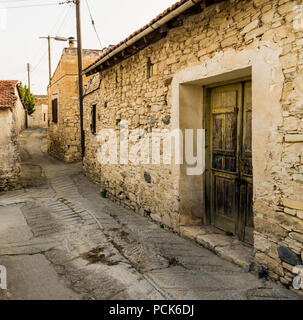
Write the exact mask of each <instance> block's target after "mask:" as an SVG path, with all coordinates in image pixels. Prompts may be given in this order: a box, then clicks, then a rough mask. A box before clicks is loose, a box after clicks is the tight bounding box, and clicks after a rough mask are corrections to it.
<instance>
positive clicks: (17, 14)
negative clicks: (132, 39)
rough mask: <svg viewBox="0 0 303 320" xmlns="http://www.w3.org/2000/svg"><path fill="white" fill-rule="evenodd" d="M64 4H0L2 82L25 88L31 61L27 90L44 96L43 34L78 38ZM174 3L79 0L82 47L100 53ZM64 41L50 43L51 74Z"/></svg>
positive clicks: (50, 0) (23, 0) (11, 0)
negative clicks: (12, 81) (24, 84)
mask: <svg viewBox="0 0 303 320" xmlns="http://www.w3.org/2000/svg"><path fill="white" fill-rule="evenodd" d="M60 2H66V0H7V1H5V0H0V79H1V80H19V81H22V82H23V83H26V84H27V63H30V68H31V72H30V76H31V91H32V92H33V93H34V94H46V89H47V85H48V79H49V72H48V50H47V40H45V39H39V37H45V36H48V35H50V36H61V37H66V38H68V37H70V36H73V37H75V38H76V23H75V15H76V13H75V5H73V4H59V3H60ZM175 2H177V0H153V1H150V0H81V21H82V42H83V44H82V46H83V48H84V49H101V46H100V43H99V41H98V38H97V35H96V33H95V31H94V29H93V27H92V23H91V18H90V14H89V10H88V8H90V11H91V14H92V17H93V19H94V21H95V26H96V29H97V33H98V35H99V38H100V39H101V45H102V47H107V46H109V45H110V44H116V43H118V42H120V41H121V40H123V39H125V38H126V37H128V36H129V35H130V34H131V33H133V32H134V31H136V30H137V29H139V28H141V27H142V26H143V25H145V24H146V23H148V22H149V21H150V20H152V19H153V18H155V17H156V16H157V15H158V14H159V13H161V12H162V11H164V10H165V9H166V8H168V7H169V6H171V5H172V4H174V3H175ZM67 46H68V44H67V42H59V41H54V40H52V43H51V56H52V72H54V70H55V69H56V66H57V64H58V61H59V59H60V56H61V53H62V50H63V48H64V47H67Z"/></svg>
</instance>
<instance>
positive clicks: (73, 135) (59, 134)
mask: <svg viewBox="0 0 303 320" xmlns="http://www.w3.org/2000/svg"><path fill="white" fill-rule="evenodd" d="M82 52H83V53H82V54H83V56H82V57H83V59H82V60H83V61H82V63H83V65H84V66H87V65H89V64H90V63H92V62H93V61H95V60H96V59H97V58H98V57H99V56H100V55H101V53H102V51H100V50H83V51H82ZM83 80H84V84H85V83H86V81H87V80H86V78H85V77H84V79H83ZM78 92H79V91H78V60H77V49H76V48H74V44H73V41H70V47H69V48H65V49H64V50H63V53H62V56H61V59H60V61H59V63H58V66H57V68H56V71H55V73H54V75H53V77H52V79H51V84H50V85H49V86H48V105H49V109H48V121H49V126H48V153H49V154H50V155H51V156H53V157H55V158H57V159H59V160H63V161H65V162H76V161H80V160H81V159H82V155H81V135H80V109H79V93H78Z"/></svg>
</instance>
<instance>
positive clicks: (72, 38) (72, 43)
mask: <svg viewBox="0 0 303 320" xmlns="http://www.w3.org/2000/svg"><path fill="white" fill-rule="evenodd" d="M68 44H69V47H70V48H75V38H74V37H69V38H68Z"/></svg>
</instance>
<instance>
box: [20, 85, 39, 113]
mask: <svg viewBox="0 0 303 320" xmlns="http://www.w3.org/2000/svg"><path fill="white" fill-rule="evenodd" d="M19 89H20V94H21V98H22V100H23V103H24V105H25V108H26V110H27V113H28V114H29V115H31V114H33V113H34V112H35V111H36V109H35V103H36V101H35V96H34V95H33V94H32V93H31V91H30V89H29V88H28V87H27V86H26V85H23V84H22V82H21V83H20V85H19Z"/></svg>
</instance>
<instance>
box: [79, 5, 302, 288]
mask: <svg viewBox="0 0 303 320" xmlns="http://www.w3.org/2000/svg"><path fill="white" fill-rule="evenodd" d="M296 5H303V1H286V0H270V1H268V0H254V1H244V0H243V1H227V2H222V3H221V4H220V5H216V6H210V7H208V8H207V9H206V11H204V12H203V13H199V14H196V15H192V16H187V17H180V26H178V27H176V28H174V29H171V30H170V31H169V33H168V35H167V37H166V38H164V39H162V40H160V41H158V42H157V43H155V44H153V45H150V46H149V47H147V48H146V49H144V50H142V51H140V52H139V53H137V54H135V55H134V56H132V57H130V58H128V59H127V60H126V61H122V62H121V63H119V64H117V65H116V66H114V67H112V68H110V69H108V70H106V71H104V72H102V75H101V77H102V83H101V88H100V90H98V91H96V92H94V93H92V94H90V95H88V96H87V97H86V98H85V128H86V156H85V159H84V170H85V172H86V174H87V175H88V176H89V177H90V178H91V179H92V180H93V181H95V182H97V183H100V184H101V189H106V191H107V195H108V197H109V198H111V199H113V200H115V201H117V202H119V203H121V204H122V205H124V206H127V207H129V208H131V209H134V210H136V211H137V212H139V213H141V214H150V215H151V217H152V218H154V219H156V220H158V221H161V222H162V223H164V224H166V225H168V226H169V227H172V228H174V229H175V230H176V231H178V227H179V225H180V223H179V210H180V207H179V205H180V204H179V203H180V194H179V189H178V180H179V175H178V173H177V174H176V175H174V174H172V172H173V171H172V167H171V166H168V165H166V166H165V165H160V166H159V165H146V166H145V165H139V166H134V165H102V166H101V165H100V164H99V162H98V159H97V150H98V148H99V145H98V141H97V138H96V136H95V135H93V134H92V133H90V123H91V114H90V112H91V106H92V104H95V103H96V104H97V132H98V131H99V130H101V129H106V128H115V129H116V130H119V128H120V126H119V125H120V121H121V120H122V119H123V120H128V121H129V129H130V130H132V129H135V128H141V129H146V130H147V131H151V129H152V128H160V129H166V128H167V129H171V128H172V125H171V121H172V120H173V119H171V117H172V112H171V111H172V107H173V105H172V101H173V99H172V98H173V97H172V85H171V82H172V79H173V78H174V75H175V74H176V73H177V72H179V71H181V70H183V69H186V68H189V67H191V66H199V65H201V73H203V71H202V69H203V68H205V66H207V64H208V61H210V60H211V59H213V58H214V57H220V56H222V55H224V54H229V56H230V57H229V60H230V61H232V60H233V59H235V58H234V57H235V56H236V55H235V54H234V53H241V52H244V54H247V55H248V57H249V55H251V56H252V59H253V56H254V54H255V53H256V56H257V52H258V50H259V49H260V48H261V47H262V48H263V49H262V50H266V48H275V50H276V51H275V52H276V54H275V56H272V57H271V56H270V55H267V56H265V57H264V63H265V65H266V64H271V63H273V61H274V60H275V59H276V60H277V62H274V63H276V64H277V67H276V69H275V70H276V71H277V72H276V74H275V72H273V73H272V74H269V78H268V81H267V85H268V86H269V90H268V95H269V98H270V97H272V96H273V97H274V98H275V99H276V100H277V101H278V104H277V105H275V106H271V105H268V106H267V107H266V110H265V111H266V112H263V113H262V110H258V111H257V112H256V113H255V116H254V115H253V118H254V120H253V121H254V125H253V140H254V141H253V157H254V215H255V237H254V246H255V248H256V256H255V262H256V264H257V265H262V266H264V267H266V268H268V272H269V276H270V277H271V278H273V279H276V280H280V281H281V282H282V283H284V284H286V285H290V284H291V281H292V279H293V277H294V274H293V273H292V266H291V265H290V264H289V263H286V261H287V260H288V259H287V258H285V255H284V256H283V254H281V252H280V254H279V252H278V250H277V246H278V245H280V246H283V247H286V248H288V250H291V251H289V253H290V254H292V255H293V257H296V258H297V262H300V261H301V262H302V259H303V250H302V248H303V100H302V95H303V87H302V83H303V55H302V52H303V50H302V49H303V48H302V47H303V30H302V29H300V28H299V29H298V28H295V23H297V22H298V20H296V19H297V17H298V12H296V11H294V8H295V6H296ZM254 58H255V57H254ZM148 59H150V61H151V63H152V67H151V73H150V77H148V73H147V62H148ZM218 60H219V59H218ZM232 62H233V63H234V65H236V64H237V61H232ZM217 67H218V66H217V65H216V64H215V63H214V64H213V65H211V66H209V68H212V69H213V70H214V73H215V72H216V68H217ZM253 75H254V69H253ZM266 76H268V75H264V77H266ZM276 78H278V80H277V81H276V80H275V79H276ZM264 79H265V80H266V78H264ZM264 79H260V82H261V80H264ZM98 83H99V76H98V75H95V76H94V77H93V78H92V84H91V87H90V88H89V89H90V90H92V89H94V88H97V86H98ZM254 90H255V91H254ZM254 92H255V93H254ZM264 99H266V97H259V96H258V79H254V77H253V100H254V101H255V102H256V101H264ZM254 108H256V109H257V106H253V113H254ZM262 114H263V115H262ZM256 117H257V118H256ZM170 119H171V120H170ZM258 122H259V123H260V124H262V127H261V126H260V125H259V126H258ZM266 123H268V126H267V125H266ZM254 131H255V133H254ZM254 134H255V136H254ZM262 137H263V138H262Z"/></svg>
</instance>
